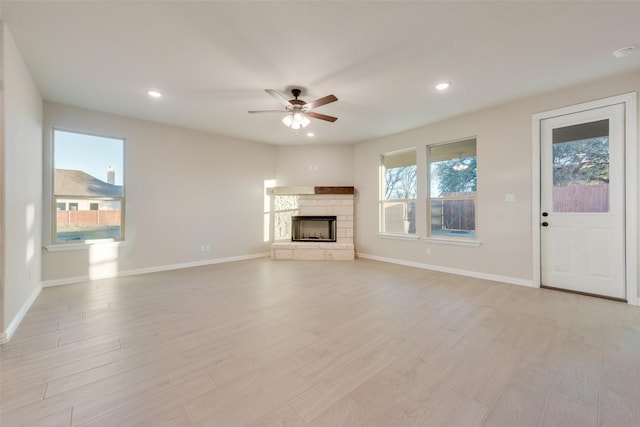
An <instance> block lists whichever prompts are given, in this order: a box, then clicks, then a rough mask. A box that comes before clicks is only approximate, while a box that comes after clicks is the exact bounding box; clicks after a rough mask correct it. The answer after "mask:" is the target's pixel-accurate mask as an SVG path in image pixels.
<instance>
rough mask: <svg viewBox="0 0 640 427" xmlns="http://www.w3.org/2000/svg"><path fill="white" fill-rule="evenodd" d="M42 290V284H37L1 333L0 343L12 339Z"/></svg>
mask: <svg viewBox="0 0 640 427" xmlns="http://www.w3.org/2000/svg"><path fill="white" fill-rule="evenodd" d="M41 291H42V284H38V286H36V288H35V289H34V290H33V292H32V293H31V295H30V296H29V298H27V300H26V301H25V303H24V304H22V307H20V310H19V311H18V313H17V314H16V315H15V317H14V318H13V320H12V321H11V323H9V327H8V328H7V329H6V330H4V331H3V332H2V333H0V344H4V343H6V342H8V341H9V340H10V339H11V337H12V336H13V333H14V332H15V331H16V329H18V326H20V323H21V322H22V319H24V316H25V315H26V314H27V312H28V311H29V309H30V308H31V306H32V305H33V303H34V302H35V300H36V298H38V295H40V292H41Z"/></svg>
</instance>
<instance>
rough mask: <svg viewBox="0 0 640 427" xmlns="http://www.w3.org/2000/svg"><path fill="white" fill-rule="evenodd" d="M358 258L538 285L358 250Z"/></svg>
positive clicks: (497, 280)
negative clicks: (364, 252)
mask: <svg viewBox="0 0 640 427" xmlns="http://www.w3.org/2000/svg"><path fill="white" fill-rule="evenodd" d="M357 257H358V258H365V259H370V260H374V261H381V262H388V263H391V264H399V265H404V266H407V267H416V268H421V269H423V270H433V271H439V272H441V273H449V274H457V275H459V276H466V277H474V278H476V279H484V280H491V281H493V282H501V283H509V284H511V285H518V286H526V287H529V288H535V287H537V286H536V285H534V283H533V282H532V281H531V280H525V279H519V278H516V277H506V276H499V275H497V274H487V273H480V272H477V271H468V270H460V269H457V268H449V267H441V266H439V265H431V264H423V263H421V262H413V261H405V260H402V259H396V258H387V257H381V256H377V255H370V254H363V253H361V252H358V254H357Z"/></svg>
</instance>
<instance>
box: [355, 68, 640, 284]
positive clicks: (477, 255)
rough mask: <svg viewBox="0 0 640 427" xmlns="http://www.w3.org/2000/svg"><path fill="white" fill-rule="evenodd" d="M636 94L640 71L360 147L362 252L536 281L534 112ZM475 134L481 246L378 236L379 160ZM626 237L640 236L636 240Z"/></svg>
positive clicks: (357, 155) (359, 237)
mask: <svg viewBox="0 0 640 427" xmlns="http://www.w3.org/2000/svg"><path fill="white" fill-rule="evenodd" d="M633 91H640V73H639V72H635V73H631V74H626V75H621V76H614V77H611V78H608V79H603V80H599V81H596V82H592V83H590V84H586V85H581V86H577V87H573V88H569V89H565V90H561V91H557V92H554V93H548V94H543V95H540V96H536V97H533V98H529V99H525V100H521V101H517V102H513V103H511V104H508V105H502V106H498V107H495V108H490V109H486V110H483V111H478V112H475V113H472V114H467V115H464V116H461V117H457V118H454V119H451V120H446V121H443V122H439V123H435V124H432V125H429V126H425V127H421V128H418V129H414V130H411V131H407V132H403V133H400V134H396V135H391V136H388V137H385V138H380V139H376V140H373V141H367V142H363V143H360V144H357V145H356V150H355V186H356V188H357V189H358V194H359V197H358V199H357V205H356V210H357V212H358V214H357V250H358V253H360V254H365V255H373V256H374V257H381V258H389V259H395V260H399V261H401V262H405V263H415V264H423V265H430V266H435V267H438V268H442V269H452V270H459V271H463V272H464V271H466V272H472V273H476V274H477V275H479V276H481V277H482V276H487V277H495V278H498V279H505V280H506V281H510V282H513V283H523V284H526V283H527V282H531V281H532V280H533V272H532V259H533V258H532V257H533V254H532V229H531V223H532V218H531V211H532V202H531V198H532V194H531V193H532V182H531V173H532V142H531V141H532V129H531V116H532V114H534V113H538V112H543V111H548V110H552V109H556V108H560V107H564V106H568V105H573V104H578V103H581V102H587V101H591V100H595V99H600V98H606V97H609V96H614V95H619V94H623V93H628V92H633ZM474 135H475V136H477V138H478V139H477V149H478V152H477V155H478V200H477V214H478V221H477V230H478V232H477V238H478V239H479V240H481V241H482V244H481V246H480V247H462V246H452V245H445V244H436V243H426V242H424V241H407V240H393V239H388V238H382V237H380V236H378V234H377V232H378V165H379V155H380V154H382V153H385V152H389V151H394V150H400V149H404V148H409V147H417V149H418V158H419V159H420V158H421V157H422V159H423V160H422V164H423V165H424V162H425V160H424V159H425V157H426V148H425V146H426V144H433V143H439V142H446V141H452V140H456V139H460V138H464V137H469V136H474ZM419 163H420V161H419ZM419 177H420V178H419V179H421V180H424V179H425V171H424V168H423V170H419ZM422 182H424V181H422ZM422 188H423V191H422V192H421V194H424V186H423V187H422ZM508 193H512V194H515V197H516V201H515V202H513V203H507V202H505V194H508ZM421 208H422V209H425V210H426V208H424V207H421ZM636 220H637V219H636ZM423 229H424V226H423ZM629 237H630V238H632V239H636V240H637V239H638V236H629ZM427 248H431V255H427Z"/></svg>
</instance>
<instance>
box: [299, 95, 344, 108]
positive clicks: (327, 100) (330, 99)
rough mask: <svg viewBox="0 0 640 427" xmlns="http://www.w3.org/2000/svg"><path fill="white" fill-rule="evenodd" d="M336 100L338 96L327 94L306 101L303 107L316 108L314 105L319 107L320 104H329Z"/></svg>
mask: <svg viewBox="0 0 640 427" xmlns="http://www.w3.org/2000/svg"><path fill="white" fill-rule="evenodd" d="M337 100H338V98H336V96H335V95H327V96H325V97H323V98H320V99H316V100H315V101H311V102H307V104H306V105H305V107H306V108H308V109H311V108H316V107H320V106H321V105H325V104H329V103H331V102H336V101H337Z"/></svg>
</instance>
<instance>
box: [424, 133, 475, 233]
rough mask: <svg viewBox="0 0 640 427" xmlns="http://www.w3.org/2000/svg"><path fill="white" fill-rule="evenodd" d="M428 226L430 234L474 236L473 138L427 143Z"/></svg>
mask: <svg viewBox="0 0 640 427" xmlns="http://www.w3.org/2000/svg"><path fill="white" fill-rule="evenodd" d="M427 159H428V166H429V167H428V178H427V179H428V181H429V182H428V187H427V188H428V189H429V193H428V200H427V212H428V215H427V221H428V225H427V230H429V236H431V237H452V238H475V237H476V191H477V183H476V139H475V138H470V139H465V140H463V141H457V142H451V143H446V144H439V145H431V146H428V147H427Z"/></svg>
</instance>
